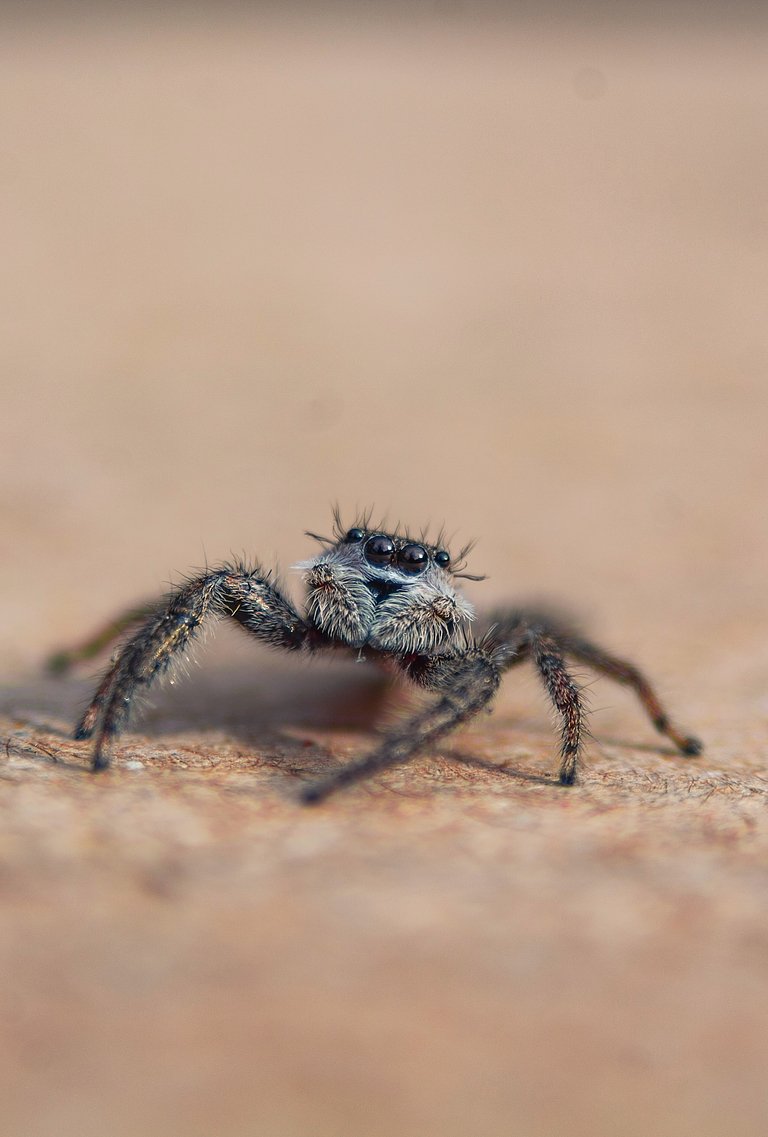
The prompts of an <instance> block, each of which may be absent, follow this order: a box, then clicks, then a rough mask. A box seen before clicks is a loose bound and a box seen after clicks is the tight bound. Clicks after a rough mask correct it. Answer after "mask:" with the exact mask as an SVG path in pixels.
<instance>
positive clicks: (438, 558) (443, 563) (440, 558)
mask: <svg viewBox="0 0 768 1137" xmlns="http://www.w3.org/2000/svg"><path fill="white" fill-rule="evenodd" d="M450 563H451V554H450V553H447V552H446V551H445V549H438V551H437V552H436V553H435V564H436V565H440V568H447V567H448V565H449V564H450Z"/></svg>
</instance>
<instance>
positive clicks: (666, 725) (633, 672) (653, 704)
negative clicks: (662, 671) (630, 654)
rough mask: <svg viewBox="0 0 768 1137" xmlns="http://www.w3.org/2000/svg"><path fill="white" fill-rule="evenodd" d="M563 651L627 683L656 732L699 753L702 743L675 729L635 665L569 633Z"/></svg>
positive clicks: (683, 751) (683, 749) (686, 750)
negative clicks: (569, 636) (569, 635)
mask: <svg viewBox="0 0 768 1137" xmlns="http://www.w3.org/2000/svg"><path fill="white" fill-rule="evenodd" d="M563 647H564V649H565V651H567V653H568V654H569V655H571V656H573V658H574V659H578V660H579V662H580V663H586V664H587V666H588V667H591V668H592V669H593V670H594V671H598V672H599V673H600V674H601V675H607V676H608V677H609V678H610V679H615V680H616V682H617V683H621V684H623V685H624V686H625V687H631V688H632V690H633V691H634V692H635V694H636V695H637V697H638V699H639V700H640V702H641V703H642V705H643V707H644V708H645V711H646V714H647V715H648V717H649V718H650V720H651V722H652V723H653V725H654V726H655V727H656V729H657V730H658V731H659V733H660V734H666V736H667V738H669V739H671V741H672V742H674V744H675V746H676V747H677V748H678V750H679V751H680V753H681V754H686V755H688V756H689V757H695V756H696V755H697V754H701V752H702V750H703V746H702V744H701V742H700V741H699V739H698V738H695V737H694V736H693V735H690V734H686V733H685V732H684V731H681V730H680V729H678V727H677V726H675V724H674V723H673V722H672V721H671V719H670V717H669V715H668V714H667V712H666V711H665V709H664V707H663V705H662V703H661V700H660V699H659V696H658V695H657V694H656V691H655V690H654V689H653V687H652V686H651V684H650V683H649V681H648V680H647V679H646V677H645V676H644V675H643V673H642V671H640V670H639V668H637V667H635V665H634V664H633V663H629V662H628V661H627V660H625V659H619V658H618V657H617V656H615V655H610V654H609V653H608V652H607V651H603V649H602V648H601V647H596V646H595V644H592V643H590V642H589V641H588V640H583V639H581V638H580V637H577V636H576V637H571V638H568V639H566V640H565V641H564V642H563Z"/></svg>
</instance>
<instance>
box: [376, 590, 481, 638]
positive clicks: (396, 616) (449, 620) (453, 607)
mask: <svg viewBox="0 0 768 1137" xmlns="http://www.w3.org/2000/svg"><path fill="white" fill-rule="evenodd" d="M474 615H475V613H474V609H473V608H472V605H471V604H469V602H468V601H467V600H466V599H465V598H464V597H463V596H462V595H461V594H460V593H458V592H456V590H455V589H454V588H453V587H452V586H451V584H450V583H449V582H448V581H447V580H446V579H445V578H444V574H443V573H441V572H439V570H432V569H427V571H426V572H424V573H423V574H422V575H421V576H419V577H418V578H417V579H416V580H411V581H410V583H409V586H408V587H405V588H402V589H400V590H399V591H397V592H393V593H392V594H391V595H390V596H387V597H386V599H384V600H382V601H381V603H380V604H379V605H378V606H377V608H376V612H375V615H374V620H373V626H372V628H371V638H370V642H371V644H372V646H373V647H376V648H378V649H379V650H380V651H388V652H392V653H394V654H395V655H422V654H423V655H431V654H432V653H434V652H436V651H439V650H441V649H443V648H447V647H448V646H450V644H451V642H452V641H453V640H455V638H456V636H457V633H461V632H465V631H466V629H467V625H468V624H469V622H470V621H471V620H472V619H473V618H474Z"/></svg>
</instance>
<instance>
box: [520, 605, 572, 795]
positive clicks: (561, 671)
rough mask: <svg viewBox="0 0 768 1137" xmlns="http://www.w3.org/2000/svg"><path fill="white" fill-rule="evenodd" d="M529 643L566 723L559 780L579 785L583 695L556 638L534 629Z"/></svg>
mask: <svg viewBox="0 0 768 1137" xmlns="http://www.w3.org/2000/svg"><path fill="white" fill-rule="evenodd" d="M528 639H529V642H530V645H531V655H532V656H533V662H534V663H535V664H536V667H537V668H538V671H539V674H540V675H541V677H542V679H543V680H544V685H545V687H546V688H547V693H548V694H549V697H550V699H551V700H552V702H553V703H554V705H555V707H556V708H557V711H558V713H559V715H560V717H561V719H562V729H561V734H560V775H559V776H560V782H561V784H562V785H564V786H571V785H573V783H574V782H575V781H576V772H577V770H578V765H579V758H580V756H581V732H582V728H583V725H584V708H583V706H582V701H581V694H580V692H579V688H578V686H577V685H576V683H575V682H574V680H573V678H572V677H571V676H570V675H569V673H568V669H567V668H566V666H565V660H564V659H563V656H562V654H561V651H560V649H559V645H558V641H557V640H556V639H555V637H554V636H551V635H549V634H548V633H547V632H544V631H542V630H540V629H539V628H536V627H533V628H529V630H528Z"/></svg>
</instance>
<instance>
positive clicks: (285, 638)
mask: <svg viewBox="0 0 768 1137" xmlns="http://www.w3.org/2000/svg"><path fill="white" fill-rule="evenodd" d="M209 616H229V617H231V618H232V619H234V620H236V621H237V623H239V624H241V625H242V627H244V628H245V629H246V631H248V632H251V633H252V634H253V635H255V636H257V637H258V638H259V639H261V640H263V641H264V642H266V643H268V644H270V645H272V646H273V647H284V648H288V649H294V650H295V649H298V648H300V647H301V646H302V645H303V643H304V641H305V639H306V636H307V630H308V629H307V626H306V624H305V623H304V621H303V620H302V618H301V617H300V616H299V615H298V613H297V612H296V611H295V610H294V608H293V607H292V605H291V604H290V603H289V602H288V601H287V600H286V599H285V597H283V596H282V594H281V593H280V592H279V591H278V589H277V588H276V587H275V586H274V585H273V584H272V582H271V581H270V579H269V574H265V573H263V572H262V571H261V570H260V569H253V570H250V569H247V568H245V567H244V566H232V567H230V566H224V567H223V568H221V569H218V570H215V571H213V572H209V573H206V574H204V575H203V576H200V577H197V578H196V579H194V580H192V581H190V582H189V583H187V584H185V585H183V586H182V587H181V588H179V589H178V590H177V591H175V592H172V593H171V594H170V595H169V596H168V597H167V598H166V599H165V601H163V602H162V603H161V604H160V605H158V606H157V608H156V609H155V611H154V613H153V614H152V615H151V616H150V618H149V619H148V620H147V621H146V622H145V623H144V624H143V625H142V627H141V628H139V630H138V631H137V632H136V633H135V634H134V635H133V636H132V637H131V638H130V639H129V640H128V641H127V643H126V644H125V645H124V646H123V648H122V650H121V651H120V654H119V655H118V657H117V659H116V660H115V662H114V664H113V665H112V667H111V668H110V669H109V671H107V673H106V675H105V676H104V678H103V679H102V681H101V683H100V684H99V687H98V689H97V691H96V693H95V695H94V697H93V699H92V700H91V702H90V704H89V706H88V707H87V709H86V711H85V713H84V714H83V716H82V718H81V719H80V722H79V723H78V725H77V727H76V728H75V738H90V737H91V736H92V735H95V739H96V744H95V747H94V753H93V768H94V770H101V769H104V768H105V767H106V766H108V765H109V753H108V748H109V743H110V741H111V739H112V738H114V737H115V735H117V734H119V733H120V732H121V731H122V730H123V729H124V728H125V725H126V723H127V721H128V717H129V715H130V713H131V710H132V708H133V704H134V702H135V699H136V697H137V695H141V694H143V693H144V692H146V691H147V690H148V688H149V687H150V685H151V684H152V683H153V682H154V680H155V679H157V678H158V677H159V676H160V675H162V674H163V673H164V672H166V671H167V670H168V669H169V667H170V666H171V665H172V664H173V663H174V662H175V661H177V660H178V659H179V658H180V657H181V656H182V654H183V652H184V651H185V649H186V648H187V647H189V646H190V644H191V642H192V640H193V639H194V637H195V635H196V634H197V633H198V631H199V629H200V627H201V625H202V624H203V622H204V621H205V619H206V618H207V617H209Z"/></svg>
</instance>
